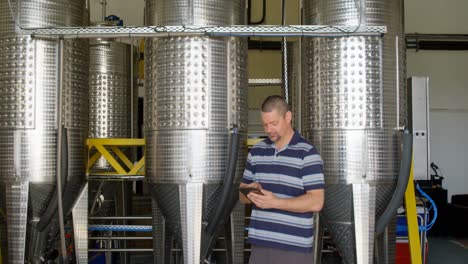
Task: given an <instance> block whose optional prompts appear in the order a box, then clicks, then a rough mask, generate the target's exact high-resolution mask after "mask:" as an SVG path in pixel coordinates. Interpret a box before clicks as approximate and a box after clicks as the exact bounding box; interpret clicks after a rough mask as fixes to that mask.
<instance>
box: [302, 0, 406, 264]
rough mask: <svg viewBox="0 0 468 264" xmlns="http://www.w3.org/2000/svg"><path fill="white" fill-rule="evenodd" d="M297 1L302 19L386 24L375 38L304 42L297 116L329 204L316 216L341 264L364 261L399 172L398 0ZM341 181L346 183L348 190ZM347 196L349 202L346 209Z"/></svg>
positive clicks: (400, 50) (369, 254)
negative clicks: (318, 162)
mask: <svg viewBox="0 0 468 264" xmlns="http://www.w3.org/2000/svg"><path fill="white" fill-rule="evenodd" d="M303 4H304V5H303V7H304V21H305V24H314V25H339V26H344V25H346V26H356V27H358V26H359V25H361V26H362V25H366V26H377V25H381V26H387V33H386V34H385V35H384V37H382V38H380V37H338V38H323V39H305V40H304V42H303V43H304V49H303V51H304V52H305V54H304V56H303V65H304V73H303V75H302V76H303V84H304V99H305V108H306V109H308V111H305V112H304V113H303V115H302V117H303V119H302V120H303V123H304V124H303V128H305V129H303V130H305V131H306V133H305V134H306V135H308V138H309V139H310V140H311V141H312V142H313V143H314V144H315V145H316V146H317V148H318V149H319V151H320V153H321V155H322V158H323V160H324V164H325V167H324V174H325V175H326V177H325V180H326V183H327V192H326V201H327V203H328V204H329V205H328V206H327V205H326V206H325V208H324V210H323V215H324V216H325V218H326V219H327V221H328V222H329V225H330V230H331V232H332V237H334V241H335V243H336V244H337V245H338V248H339V250H340V251H341V253H342V255H343V257H344V262H345V263H356V262H357V263H369V262H372V261H373V256H374V255H373V253H374V246H373V245H374V224H375V221H376V220H377V219H378V217H379V216H380V214H381V213H382V211H383V209H384V208H385V206H386V205H387V203H388V202H389V200H390V198H391V195H392V192H393V191H392V190H393V188H394V186H395V183H396V180H397V177H398V169H399V148H398V146H399V142H400V138H399V136H398V134H397V132H395V128H397V127H399V126H401V125H402V124H405V122H406V120H405V110H404V109H405V108H404V106H405V105H406V94H405V86H404V85H405V84H404V80H405V76H404V67H403V66H402V65H404V47H403V43H402V42H401V41H402V39H403V23H402V21H403V20H402V1H383V0H382V1H381V0H362V1H353V0H349V1H322V0H310V1H307V0H306V1H304V2H303ZM397 58H398V60H397ZM346 186H353V187H352V191H350V189H349V187H346ZM329 190H331V193H328V191H329ZM381 190H382V192H380V191H381ZM376 192H377V193H378V195H375V193H376ZM353 199H354V200H353ZM347 201H352V202H353V204H352V207H348V206H350V204H349V202H347ZM340 202H342V203H340ZM344 204H347V206H346V208H345V206H344ZM340 208H341V209H342V210H340ZM350 208H352V209H350ZM343 241H346V243H343ZM349 243H351V245H349Z"/></svg>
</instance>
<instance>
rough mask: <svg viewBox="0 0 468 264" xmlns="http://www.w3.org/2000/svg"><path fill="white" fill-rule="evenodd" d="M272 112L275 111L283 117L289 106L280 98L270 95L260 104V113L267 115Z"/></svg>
mask: <svg viewBox="0 0 468 264" xmlns="http://www.w3.org/2000/svg"><path fill="white" fill-rule="evenodd" d="M273 110H276V111H278V113H279V114H281V115H284V114H286V113H287V112H288V111H289V105H288V103H286V100H284V98H283V97H282V96H280V95H270V96H268V97H267V98H266V99H265V101H263V103H262V112H264V113H269V112H272V111H273Z"/></svg>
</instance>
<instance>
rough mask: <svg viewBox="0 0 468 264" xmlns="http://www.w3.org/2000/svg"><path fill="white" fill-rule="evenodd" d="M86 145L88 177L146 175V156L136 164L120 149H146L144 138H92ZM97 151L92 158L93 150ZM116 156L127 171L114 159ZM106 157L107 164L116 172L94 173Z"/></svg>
mask: <svg viewBox="0 0 468 264" xmlns="http://www.w3.org/2000/svg"><path fill="white" fill-rule="evenodd" d="M86 145H87V146H88V153H87V163H86V164H87V165H86V175H87V176H89V175H96V176H106V177H107V176H116V175H119V177H122V176H124V177H125V176H131V175H144V166H145V156H144V155H143V156H142V157H141V158H140V159H139V160H138V161H137V162H136V164H134V163H133V162H132V161H130V159H129V158H128V157H127V156H126V155H125V153H124V152H122V150H120V147H143V148H144V147H145V139H142V138H91V139H88V140H86ZM93 149H95V150H96V152H95V153H94V154H93V155H92V156H91V153H92V150H93ZM109 150H110V151H112V153H113V154H115V155H116V156H117V157H118V158H119V159H120V161H121V162H123V164H125V166H126V167H127V169H125V168H123V167H122V166H121V165H120V163H119V162H118V160H116V159H115V158H114V155H112V154H111V152H110V151H109ZM101 156H102V157H104V158H105V159H106V160H107V162H108V163H109V164H110V165H111V166H112V168H113V169H114V170H115V171H113V172H100V171H93V165H94V164H95V163H96V161H97V160H98V159H99V158H100V157H101Z"/></svg>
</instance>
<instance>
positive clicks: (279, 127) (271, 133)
mask: <svg viewBox="0 0 468 264" xmlns="http://www.w3.org/2000/svg"><path fill="white" fill-rule="evenodd" d="M262 123H263V130H265V133H266V134H267V135H268V138H269V139H270V140H271V141H273V142H278V141H279V140H280V139H281V137H282V136H284V135H285V134H286V133H287V131H288V129H289V128H290V127H291V112H289V111H288V112H286V114H284V115H282V114H280V113H278V111H277V110H273V111H271V112H262Z"/></svg>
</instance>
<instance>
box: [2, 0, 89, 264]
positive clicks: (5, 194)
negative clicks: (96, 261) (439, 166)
mask: <svg viewBox="0 0 468 264" xmlns="http://www.w3.org/2000/svg"><path fill="white" fill-rule="evenodd" d="M0 20H1V23H0V43H1V45H0V47H1V48H0V73H1V74H0V105H1V108H2V109H1V110H0V111H1V113H0V139H1V140H0V149H1V159H0V211H1V212H2V213H1V214H0V228H1V235H0V236H1V237H2V240H1V241H2V242H1V252H2V259H3V263H9V264H22V263H24V262H25V261H28V263H40V262H41V258H42V259H45V260H49V258H51V257H53V256H57V255H59V254H55V253H54V252H53V251H54V250H55V249H56V248H61V249H62V250H61V251H60V256H61V257H62V258H66V257H67V254H68V253H67V251H66V248H65V244H64V243H65V239H64V236H65V234H64V233H65V231H64V221H63V214H65V215H66V214H68V213H69V212H70V211H71V210H72V207H73V205H74V203H75V200H76V198H77V196H78V195H79V194H80V192H81V189H82V187H83V185H84V183H85V177H84V156H83V153H84V151H85V148H84V144H83V143H84V141H85V139H86V137H87V133H88V99H87V98H88V75H89V73H88V44H87V41H85V40H70V41H63V40H62V41H60V42H57V41H50V40H37V39H35V40H33V39H32V38H31V36H30V35H29V34H26V33H23V31H22V30H23V29H25V28H37V27H54V26H56V27H57V26H84V25H87V23H88V21H89V13H88V10H87V7H86V1H84V0H65V1H61V2H60V4H56V3H55V2H53V1H45V0H32V1H17V0H2V1H0ZM62 196H63V197H62ZM59 233H60V237H61V238H62V239H60V240H59V239H58V237H59V236H58V235H57V234H59ZM57 241H61V243H60V244H58V243H57ZM59 245H61V247H59Z"/></svg>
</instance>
